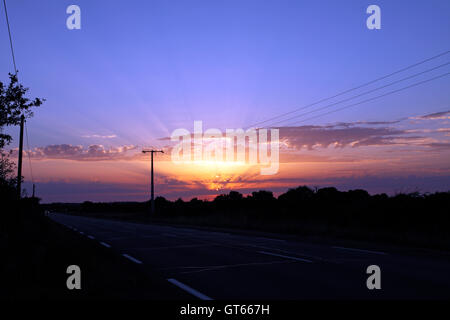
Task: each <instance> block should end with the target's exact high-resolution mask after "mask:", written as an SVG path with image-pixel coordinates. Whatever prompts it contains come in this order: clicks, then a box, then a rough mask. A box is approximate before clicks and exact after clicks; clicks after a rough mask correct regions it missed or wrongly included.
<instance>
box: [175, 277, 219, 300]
mask: <svg viewBox="0 0 450 320" xmlns="http://www.w3.org/2000/svg"><path fill="white" fill-rule="evenodd" d="M167 281H169V282H170V283H172V284H174V285H176V286H177V287H178V288H181V289H183V290H184V291H186V292H189V293H190V294H192V295H193V296H195V297H197V298H199V299H200V300H213V299H212V298H210V297H208V296H207V295H204V294H203V293H201V292H199V291H197V290H195V289H193V288H191V287H189V286H187V285H185V284H184V283H181V282H180V281H178V280H176V279H167Z"/></svg>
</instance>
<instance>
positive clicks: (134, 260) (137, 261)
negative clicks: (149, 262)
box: [122, 253, 142, 264]
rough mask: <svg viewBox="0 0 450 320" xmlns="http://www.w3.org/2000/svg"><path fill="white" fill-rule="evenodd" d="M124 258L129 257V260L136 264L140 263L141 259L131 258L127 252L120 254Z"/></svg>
mask: <svg viewBox="0 0 450 320" xmlns="http://www.w3.org/2000/svg"><path fill="white" fill-rule="evenodd" d="M122 255H123V256H124V257H125V258H127V259H130V260H131V261H133V262H135V263H137V264H142V261H139V260H138V259H135V258H133V257H132V256H129V255H127V254H125V253H124V254H122Z"/></svg>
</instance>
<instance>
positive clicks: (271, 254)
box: [258, 251, 312, 263]
mask: <svg viewBox="0 0 450 320" xmlns="http://www.w3.org/2000/svg"><path fill="white" fill-rule="evenodd" d="M258 252H259V253H262V254H267V255H269V256H274V257H280V258H285V259H291V260H297V261H303V262H310V263H311V262H312V261H311V260H307V259H302V258H297V257H291V256H285V255H282V254H277V253H272V252H267V251H258Z"/></svg>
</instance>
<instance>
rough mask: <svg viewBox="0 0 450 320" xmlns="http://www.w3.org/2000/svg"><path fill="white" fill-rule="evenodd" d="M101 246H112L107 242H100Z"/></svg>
mask: <svg viewBox="0 0 450 320" xmlns="http://www.w3.org/2000/svg"><path fill="white" fill-rule="evenodd" d="M100 244H101V245H102V246H104V247H107V248H111V246H110V245H109V244H107V243H106V242H103V241H100Z"/></svg>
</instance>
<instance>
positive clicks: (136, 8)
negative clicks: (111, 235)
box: [0, 0, 450, 202]
mask: <svg viewBox="0 0 450 320" xmlns="http://www.w3.org/2000/svg"><path fill="white" fill-rule="evenodd" d="M71 4H76V5H78V6H80V8H81V21H82V22H81V30H68V29H67V28H66V19H67V17H68V14H66V8H67V7H68V6H69V5H71ZM370 4H377V5H378V6H379V7H380V8H381V30H369V29H368V28H367V27H366V19H367V17H368V16H369V15H368V14H367V13H366V8H367V7H368V6H369V5H370ZM1 10H2V12H1V17H2V19H1V24H0V43H1V45H0V70H1V71H2V72H1V74H0V81H2V82H7V79H8V76H7V73H8V72H13V66H12V60H11V52H10V48H9V40H8V33H7V27H6V23H5V21H4V18H3V17H4V12H3V6H2V7H1ZM8 14H9V18H10V23H11V31H12V34H13V40H14V50H15V55H16V62H17V68H18V70H19V79H20V81H21V82H22V83H23V84H24V85H25V86H27V87H30V88H31V89H30V96H32V97H35V96H37V97H43V98H45V99H47V101H46V102H45V103H44V105H43V106H41V107H40V108H39V109H36V110H35V116H34V117H33V118H32V119H30V120H29V121H28V123H27V131H28V138H29V146H28V145H27V143H25V148H26V149H27V151H28V153H27V154H29V156H30V158H31V167H32V174H33V178H34V181H35V183H36V187H37V195H38V196H39V197H41V198H42V199H43V202H55V201H67V202H80V201H85V200H92V201H129V200H139V201H142V200H146V199H148V197H149V182H150V178H149V177H150V162H149V160H150V156H149V155H143V154H142V153H141V150H142V149H143V148H149V147H157V148H161V149H163V150H165V152H166V153H165V154H157V155H156V156H155V157H156V158H155V159H156V160H157V162H156V163H155V168H156V194H157V195H162V196H165V197H167V198H169V199H176V198H179V197H182V198H183V199H190V198H192V197H199V198H210V197H212V196H214V195H217V194H219V193H224V192H228V191H230V190H238V191H240V192H242V193H249V192H251V191H254V190H259V189H268V190H272V191H274V193H275V194H279V193H281V192H284V191H286V190H287V189H288V188H290V187H295V186H298V185H309V186H311V187H315V186H317V187H323V186H335V187H337V188H338V189H341V190H347V189H356V188H363V189H366V190H368V191H369V192H371V193H379V192H386V193H389V194H394V193H397V192H414V191H420V192H434V191H438V190H440V191H448V190H449V189H450V90H449V89H450V76H449V75H446V76H442V77H440V78H436V77H438V76H441V75H445V74H447V73H449V72H450V64H449V65H446V63H448V62H450V53H448V54H444V55H441V56H440V57H438V58H436V59H433V60H430V61H427V62H425V63H423V64H420V65H418V66H416V67H414V68H410V69H408V70H405V71H404V72H401V73H398V74H395V75H393V76H392V77H388V78H386V79H382V80H380V81H378V82H374V83H372V84H370V85H368V86H365V87H363V88H360V89H357V90H354V91H352V92H349V93H347V94H344V95H341V96H339V97H336V98H333V99H330V100H327V101H326V102H322V103H319V104H317V105H314V106H311V107H308V108H305V109H303V110H301V111H298V112H296V113H291V114H289V115H286V116H284V117H281V118H277V119H276V120H273V121H269V122H267V123H264V125H268V126H270V125H273V127H274V128H279V130H280V167H279V170H278V173H277V174H275V175H269V176H263V175H261V174H260V166H258V165H256V166H255V165H249V164H245V163H244V164H240V163H227V162H218V163H210V162H200V163H185V164H181V165H180V164H174V163H173V162H172V161H171V155H170V152H171V148H172V147H173V145H174V144H173V142H171V141H170V140H169V139H168V138H169V137H170V136H171V133H172V132H173V131H174V130H175V129H178V128H185V129H187V130H188V131H190V132H192V131H193V125H194V121H196V120H199V121H202V122H203V126H204V129H208V128H218V129H220V130H222V131H223V132H225V129H237V128H247V127H249V126H252V125H254V124H256V123H259V122H261V121H264V120H267V119H271V118H273V117H276V116H278V115H282V114H284V113H287V112H290V111H293V110H296V109H298V108H302V107H304V106H306V105H308V104H311V103H314V102H316V101H320V100H321V99H324V98H327V97H331V96H334V95H336V94H338V93H340V92H343V91H346V90H348V89H351V88H354V87H357V86H359V85H361V84H365V83H367V82H369V81H372V80H374V79H377V78H380V77H383V76H385V75H388V74H390V73H392V72H395V71H398V70H400V69H402V68H405V67H407V66H410V65H413V64H415V63H417V62H420V61H423V60H425V59H427V58H430V57H434V56H437V55H439V54H441V53H444V52H446V51H448V50H450V2H449V1H448V0H442V1H440V0H439V1H438V0H429V1H425V0H421V1H406V0H405V1H402V0H396V1H376V2H367V1H361V0H354V1H334V0H327V1H325V0H319V1H311V0H309V1H303V0H290V1H285V0H276V1H275V0H268V1H253V0H240V1H237V0H236V1H235V0H227V1H219V0H208V1H203V0H202V1H201V0H189V1H187V0H180V1H175V0H161V1H159V0H158V1H154V0H146V1H143V0H142V1H140V0H132V1H105V0H95V1H92V0H89V1H87V0H71V1H65V0H59V1H50V0H42V1H32V0H15V1H9V2H8ZM428 70H430V71H428ZM425 71H426V72H425ZM419 73H422V74H419ZM416 74H418V75H417V76H416ZM413 76H414V77H413ZM407 77H410V78H409V79H405V80H404V81H403V80H402V79H404V78H407ZM432 78H436V79H435V80H432V81H429V82H425V83H423V84H420V85H417V86H414V87H411V88H409V89H406V90H403V91H399V92H397V93H394V94H391V95H387V96H385V97H380V98H379V99H374V100H373V101H369V102H365V103H361V104H358V105H355V106H352V107H349V108H345V109H342V110H338V109H340V108H343V107H346V106H348V105H352V104H355V103H358V102H360V101H364V100H366V99H370V98H373V97H376V96H379V95H382V94H385V93H388V92H390V91H393V90H397V89H401V88H403V87H406V86H409V85H412V84H415V83H418V82H422V81H425V80H428V79H432ZM400 80H402V81H400ZM391 83H394V84H393V85H390V86H387V85H389V84H391ZM382 86H387V87H385V88H380V89H377V88H379V87H382ZM375 89H377V90H375ZM371 90H373V92H370V93H368V94H364V93H365V92H367V91H371ZM359 94H361V96H360V97H357V98H352V97H353V96H356V95H359ZM363 94H364V95H363ZM351 98H352V99H351ZM347 99H348V102H347V101H345V102H343V103H340V101H342V100H347ZM333 103H336V105H332V106H329V105H331V104H333ZM321 108H323V109H321ZM319 109H320V110H319ZM330 111H336V112H331V113H329V114H325V113H327V112H330ZM294 116H297V117H296V118H293V119H290V120H288V119H289V118H292V117H294ZM7 132H8V133H11V134H12V135H13V137H14V142H13V143H12V144H11V145H10V146H9V148H10V149H12V150H16V149H17V145H18V143H17V136H18V128H8V129H7ZM16 154H17V151H15V154H14V155H16ZM14 155H13V156H14ZM27 157H28V156H27ZM25 160H26V161H24V176H25V180H26V183H25V187H26V188H27V189H28V191H29V192H31V188H30V181H31V176H32V175H31V171H30V166H29V161H28V158H25Z"/></svg>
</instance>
